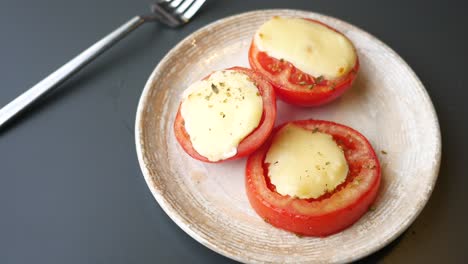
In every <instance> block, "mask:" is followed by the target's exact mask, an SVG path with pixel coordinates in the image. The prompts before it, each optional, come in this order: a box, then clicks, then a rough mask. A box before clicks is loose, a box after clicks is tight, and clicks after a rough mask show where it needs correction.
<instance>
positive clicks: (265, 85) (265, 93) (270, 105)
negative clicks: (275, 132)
mask: <svg viewBox="0 0 468 264" xmlns="http://www.w3.org/2000/svg"><path fill="white" fill-rule="evenodd" d="M227 70H235V71H238V72H241V73H243V74H246V75H247V76H249V78H250V79H251V80H252V81H253V82H254V83H255V85H256V86H257V88H258V90H259V92H260V95H261V97H262V101H263V114H262V118H261V119H260V123H259V125H258V127H257V128H256V129H255V130H253V131H252V132H251V133H250V134H249V135H248V136H247V137H245V138H244V139H243V140H242V141H241V142H240V143H239V146H238V147H237V154H236V155H235V156H233V157H230V158H228V159H225V160H220V161H216V162H221V161H226V160H233V159H237V158H241V157H245V156H247V155H250V154H251V153H252V152H254V151H255V150H256V149H258V148H259V147H260V146H261V145H262V144H263V143H264V142H265V141H266V140H267V139H268V136H269V135H270V133H271V131H272V129H273V126H274V123H275V118H276V96H275V92H274V90H273V88H272V86H271V85H270V83H269V82H268V81H267V80H265V78H264V77H263V76H261V75H259V74H258V73H256V72H255V71H253V70H251V69H247V68H243V67H232V68H229V69H227ZM208 77H209V75H208V76H207V77H205V79H206V78H208ZM174 133H175V136H176V139H177V141H178V142H179V144H180V145H181V146H182V148H183V149H184V150H185V152H187V154H189V155H190V156H192V157H193V158H195V159H197V160H201V161H204V162H211V163H216V162H213V161H210V160H208V159H207V158H206V157H204V156H202V155H200V154H199V153H198V152H197V151H196V150H195V149H194V148H193V145H192V142H191V141H190V136H189V135H188V133H187V131H186V130H185V127H184V119H183V117H182V114H181V112H180V105H179V109H178V110H177V115H176V118H175V121H174Z"/></svg>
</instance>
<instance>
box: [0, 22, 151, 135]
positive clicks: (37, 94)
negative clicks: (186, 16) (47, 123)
mask: <svg viewBox="0 0 468 264" xmlns="http://www.w3.org/2000/svg"><path fill="white" fill-rule="evenodd" d="M144 22H145V19H144V18H143V17H141V16H136V17H134V18H132V19H130V20H129V21H128V22H126V23H125V24H123V25H122V26H120V27H119V28H117V29H116V30H114V31H113V32H112V33H110V34H109V35H107V36H105V37H104V38H102V39H101V40H99V41H98V42H96V43H95V44H93V45H92V46H91V47H89V48H88V49H86V50H85V51H83V52H82V53H80V54H79V55H78V56H76V57H75V58H73V59H72V60H71V61H69V62H67V63H66V64H65V65H63V66H62V67H60V68H59V69H57V70H56V71H54V72H53V73H52V74H50V75H49V76H47V77H46V78H45V79H43V80H42V81H40V82H39V83H37V84H36V85H34V86H33V87H31V88H30V89H29V90H27V91H25V92H24V93H22V94H21V95H20V96H18V97H17V98H16V99H14V100H13V101H11V102H10V103H8V104H7V105H5V106H4V107H3V108H2V109H0V128H2V126H4V125H5V124H6V123H7V122H8V121H9V120H11V119H12V118H13V117H15V116H17V115H18V114H19V113H21V112H22V111H23V110H25V109H26V108H28V107H29V106H31V105H32V104H33V103H34V102H35V101H37V100H38V99H40V98H42V97H43V96H45V95H46V94H48V93H49V92H51V91H52V90H53V89H54V88H56V87H57V86H58V85H60V84H61V83H63V82H64V81H66V80H67V79H68V78H70V77H71V76H72V75H73V74H75V73H77V72H78V71H79V70H81V69H82V68H83V67H84V66H86V65H87V64H88V63H90V62H91V61H93V60H94V59H95V58H97V57H98V56H99V55H100V54H101V53H103V52H104V51H106V50H107V49H109V48H110V47H111V46H112V45H114V44H115V43H117V42H118V41H119V40H121V39H122V38H123V37H125V36H126V35H127V34H128V33H130V32H132V31H133V30H135V29H136V28H138V26H140V25H142V24H143V23H144Z"/></svg>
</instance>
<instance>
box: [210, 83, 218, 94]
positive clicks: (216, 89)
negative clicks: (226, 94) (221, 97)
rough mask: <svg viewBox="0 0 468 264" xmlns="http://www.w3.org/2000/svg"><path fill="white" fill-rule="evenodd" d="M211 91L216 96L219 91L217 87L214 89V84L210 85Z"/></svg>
mask: <svg viewBox="0 0 468 264" xmlns="http://www.w3.org/2000/svg"><path fill="white" fill-rule="evenodd" d="M211 90H213V92H214V93H215V94H218V93H219V89H218V87H216V85H214V83H212V84H211Z"/></svg>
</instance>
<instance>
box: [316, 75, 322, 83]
mask: <svg viewBox="0 0 468 264" xmlns="http://www.w3.org/2000/svg"><path fill="white" fill-rule="evenodd" d="M323 79H324V78H323V76H322V75H320V76H319V77H317V78H315V83H316V84H319V83H321V82H322V81H323Z"/></svg>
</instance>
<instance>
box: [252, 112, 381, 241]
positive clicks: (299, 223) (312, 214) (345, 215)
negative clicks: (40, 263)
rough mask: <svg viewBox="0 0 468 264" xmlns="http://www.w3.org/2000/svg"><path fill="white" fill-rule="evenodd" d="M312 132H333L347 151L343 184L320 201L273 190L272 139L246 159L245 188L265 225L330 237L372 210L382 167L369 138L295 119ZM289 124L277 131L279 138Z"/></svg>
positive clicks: (330, 125)
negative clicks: (268, 160) (269, 159)
mask: <svg viewBox="0 0 468 264" xmlns="http://www.w3.org/2000/svg"><path fill="white" fill-rule="evenodd" d="M291 123H292V124H294V125H296V126H299V127H301V128H304V129H306V130H310V131H319V132H322V133H327V134H330V135H331V136H332V137H333V139H334V140H335V142H336V143H337V144H338V146H340V147H341V148H342V149H343V150H344V154H345V158H346V161H347V163H348V167H349V172H348V175H347V177H346V180H345V182H344V183H342V184H340V185H339V186H337V187H336V188H335V190H333V191H332V192H329V193H326V194H324V195H322V196H321V197H318V198H316V199H300V198H297V197H291V196H289V195H281V194H279V193H277V192H276V191H275V186H274V185H273V184H271V182H270V177H269V176H268V166H269V164H267V163H265V162H264V160H265V156H266V154H267V152H268V149H269V148H270V145H271V142H272V138H273V136H272V137H271V138H270V139H269V140H268V141H267V142H266V143H265V144H264V145H263V146H262V147H261V148H260V149H258V150H257V151H256V152H255V153H253V154H252V155H251V156H250V157H249V158H248V160H247V165H246V190H247V196H248V198H249V201H250V204H251V205H252V207H253V209H254V210H255V211H256V212H257V214H258V215H260V216H261V217H262V218H263V219H264V220H265V221H266V222H268V223H270V224H271V225H273V226H276V227H278V228H281V229H284V230H287V231H291V232H294V233H296V234H299V235H304V236H328V235H331V234H334V233H337V232H339V231H341V230H343V229H345V228H347V227H349V226H351V225H352V224H353V223H354V222H356V221H357V220H358V219H359V218H360V217H361V216H362V215H363V214H364V213H365V212H367V210H368V209H369V207H370V206H371V204H372V203H373V202H374V200H375V197H376V195H377V191H378V189H379V185H380V177H381V176H380V164H379V160H378V159H377V156H376V154H375V152H374V150H373V148H372V146H371V145H370V143H369V142H368V141H367V139H366V138H365V137H364V136H363V135H361V134H360V133H359V132H357V131H356V130H354V129H352V128H349V127H347V126H344V125H341V124H337V123H333V122H329V121H320V120H302V121H293V122H291ZM285 125H286V124H284V125H282V126H280V127H278V128H276V129H275V131H274V132H273V134H275V133H276V132H277V131H278V130H279V129H281V128H282V127H283V126H285Z"/></svg>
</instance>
